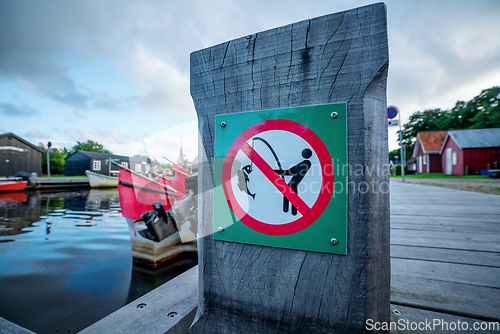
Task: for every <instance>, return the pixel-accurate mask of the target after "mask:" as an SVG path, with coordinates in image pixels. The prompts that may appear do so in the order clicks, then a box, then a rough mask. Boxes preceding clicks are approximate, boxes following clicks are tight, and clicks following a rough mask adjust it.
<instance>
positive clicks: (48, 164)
mask: <svg viewBox="0 0 500 334" xmlns="http://www.w3.org/2000/svg"><path fill="white" fill-rule="evenodd" d="M49 152H50V148H48V149H47V174H49V177H50V153H49Z"/></svg>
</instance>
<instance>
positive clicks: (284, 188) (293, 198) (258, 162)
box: [241, 142, 311, 216]
mask: <svg viewBox="0 0 500 334" xmlns="http://www.w3.org/2000/svg"><path fill="white" fill-rule="evenodd" d="M241 150H242V151H243V153H245V154H246V155H247V156H248V158H250V160H252V161H253V163H254V164H255V166H257V167H258V168H259V169H260V171H261V172H262V173H264V175H265V176H266V177H267V178H268V179H269V181H271V182H272V184H274V186H275V187H276V188H277V189H278V191H279V192H281V193H282V194H283V196H285V197H286V198H288V200H289V201H290V203H292V205H293V206H295V207H296V208H297V210H298V211H299V212H300V213H301V214H302V216H306V215H308V214H309V213H310V211H311V208H309V206H308V205H307V204H306V203H305V202H304V201H303V200H302V198H300V197H299V195H297V194H296V193H295V192H294V191H293V190H292V189H291V188H290V187H289V186H288V184H286V183H285V181H283V179H282V178H281V177H280V176H279V175H278V174H277V173H276V172H275V171H274V170H273V169H272V168H271V166H269V165H268V163H267V162H266V161H265V160H264V159H263V158H262V157H261V156H260V155H259V154H258V153H257V152H256V151H255V150H254V149H253V148H252V146H250V145H249V144H248V143H247V142H244V143H243V145H242V147H241Z"/></svg>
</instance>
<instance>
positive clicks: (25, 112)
mask: <svg viewBox="0 0 500 334" xmlns="http://www.w3.org/2000/svg"><path fill="white" fill-rule="evenodd" d="M0 113H1V114H3V115H4V116H9V117H23V118H24V117H33V116H38V115H40V112H39V111H38V110H35V109H33V108H31V107H30V106H28V105H26V104H25V105H14V104H12V103H0Z"/></svg>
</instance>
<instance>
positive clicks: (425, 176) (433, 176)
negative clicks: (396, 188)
mask: <svg viewBox="0 0 500 334" xmlns="http://www.w3.org/2000/svg"><path fill="white" fill-rule="evenodd" d="M391 177H399V178H401V175H391ZM405 178H408V179H487V178H489V176H488V175H466V176H456V175H444V174H410V175H405Z"/></svg>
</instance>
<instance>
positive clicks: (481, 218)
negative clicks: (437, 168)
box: [391, 182, 500, 333]
mask: <svg viewBox="0 0 500 334" xmlns="http://www.w3.org/2000/svg"><path fill="white" fill-rule="evenodd" d="M391 266H392V267H391V272H392V274H391V304H392V307H391V308H392V309H393V311H394V310H397V311H395V313H397V317H396V318H401V317H403V318H406V319H407V320H410V321H412V320H411V318H412V317H413V318H415V321H420V320H418V319H423V317H424V316H428V317H430V318H429V320H430V321H432V318H434V317H441V318H442V319H460V320H461V321H462V320H464V321H468V322H469V323H473V322H474V321H479V320H480V321H495V322H500V196H498V195H488V194H481V193H475V192H467V191H461V190H454V189H445V188H440V187H432V186H423V185H415V184H407V183H406V184H405V183H399V182H392V184H391ZM393 316H394V315H393ZM417 318H418V319H417ZM451 321H453V320H451ZM455 321H456V320H455ZM418 332H419V333H426V332H425V331H418ZM431 332H432V331H431ZM450 332H451V331H450ZM455 332H456V331H455ZM483 332H484V333H489V331H483ZM493 332H497V331H491V333H493Z"/></svg>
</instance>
